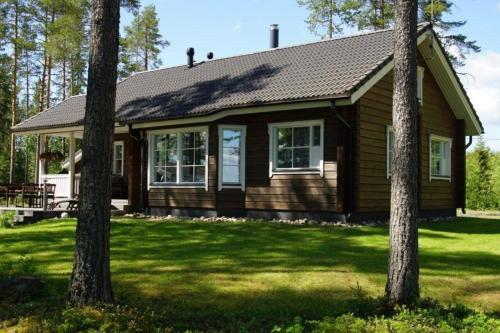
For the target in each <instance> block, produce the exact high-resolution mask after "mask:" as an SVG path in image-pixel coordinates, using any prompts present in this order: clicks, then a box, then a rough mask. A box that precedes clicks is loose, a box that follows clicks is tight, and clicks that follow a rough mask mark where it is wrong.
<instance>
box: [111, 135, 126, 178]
mask: <svg viewBox="0 0 500 333" xmlns="http://www.w3.org/2000/svg"><path fill="white" fill-rule="evenodd" d="M116 146H121V147H122V165H121V168H120V173H119V174H117V173H115V170H116ZM124 164H125V146H124V144H123V141H115V142H113V176H123V165H124Z"/></svg>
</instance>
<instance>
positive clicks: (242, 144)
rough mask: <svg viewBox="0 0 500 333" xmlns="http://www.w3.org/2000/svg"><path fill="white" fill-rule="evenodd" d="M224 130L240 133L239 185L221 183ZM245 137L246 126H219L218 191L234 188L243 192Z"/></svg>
mask: <svg viewBox="0 0 500 333" xmlns="http://www.w3.org/2000/svg"><path fill="white" fill-rule="evenodd" d="M224 130H238V131H240V132H241V138H240V170H239V172H240V183H239V184H235V183H234V184H229V183H226V184H224V183H223V181H222V176H223V170H222V168H223V167H224V165H223V159H224V154H223V153H224V150H223V140H222V139H223V138H224V136H223V132H224ZM246 136H247V126H246V125H226V124H224V125H219V159H218V160H219V163H218V165H217V169H218V189H219V191H220V190H221V189H223V188H236V189H238V188H239V189H241V190H242V191H245V167H246V157H245V156H246Z"/></svg>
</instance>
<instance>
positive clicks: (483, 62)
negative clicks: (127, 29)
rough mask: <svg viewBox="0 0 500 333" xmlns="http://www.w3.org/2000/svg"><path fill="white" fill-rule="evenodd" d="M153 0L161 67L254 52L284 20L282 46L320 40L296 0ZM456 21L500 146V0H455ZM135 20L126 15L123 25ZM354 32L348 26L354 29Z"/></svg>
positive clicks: (470, 85)
mask: <svg viewBox="0 0 500 333" xmlns="http://www.w3.org/2000/svg"><path fill="white" fill-rule="evenodd" d="M142 4H143V5H148V4H154V5H155V7H156V10H157V13H158V16H159V19H160V31H161V33H162V35H163V36H164V38H165V39H167V40H168V41H169V42H170V44H171V45H170V46H169V47H167V48H165V49H164V50H163V52H162V54H161V58H162V61H163V66H173V65H178V64H183V63H185V61H186V48H188V47H194V48H195V50H196V54H195V58H196V59H197V60H203V59H205V58H206V54H207V53H208V52H209V51H211V52H214V54H215V57H225V56H230V55H235V54H241V53H248V52H254V51H259V50H264V49H266V48H268V44H269V25H270V24H272V23H277V24H279V25H280V46H286V45H293V44H300V43H306V42H311V41H315V40H318V39H319V37H317V36H315V35H313V34H312V33H310V32H309V30H308V29H307V25H306V23H304V20H305V19H306V17H307V11H306V9H305V8H302V7H299V6H298V5H297V3H296V1H295V0H191V1H186V0H143V1H142ZM453 19H454V20H467V25H466V26H465V27H464V28H462V29H461V30H460V31H461V32H463V33H465V34H466V35H467V36H469V37H470V38H471V39H474V40H477V41H478V43H479V45H480V46H481V47H482V52H481V53H480V54H478V55H472V56H471V57H470V58H469V60H468V61H467V65H466V68H465V71H466V72H468V73H470V74H471V75H470V76H467V77H464V78H463V82H464V85H465V86H466V89H467V91H468V93H469V95H470V97H471V99H472V101H473V103H474V105H475V107H476V109H477V111H478V113H479V114H480V117H481V120H482V121H483V124H484V125H485V129H486V134H485V137H486V138H487V139H489V140H488V145H489V146H490V147H492V148H493V149H495V150H500V0H455V7H454V13H453ZM130 20H131V15H130V14H128V13H123V14H122V25H123V24H127V23H128V22H130ZM350 32H352V31H346V33H350Z"/></svg>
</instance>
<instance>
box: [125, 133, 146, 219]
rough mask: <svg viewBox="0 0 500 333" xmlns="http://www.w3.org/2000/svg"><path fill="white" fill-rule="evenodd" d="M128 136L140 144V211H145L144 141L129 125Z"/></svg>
mask: <svg viewBox="0 0 500 333" xmlns="http://www.w3.org/2000/svg"><path fill="white" fill-rule="evenodd" d="M128 135H129V136H130V137H131V138H132V139H133V140H134V141H136V142H138V143H139V147H140V150H139V156H140V158H141V159H140V171H139V177H140V181H139V188H140V191H139V202H140V207H139V208H140V210H141V211H144V207H145V205H144V140H143V139H142V135H140V136H139V137H137V136H135V135H133V134H132V124H128Z"/></svg>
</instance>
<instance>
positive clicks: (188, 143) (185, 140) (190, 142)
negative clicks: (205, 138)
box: [182, 132, 195, 149]
mask: <svg viewBox="0 0 500 333" xmlns="http://www.w3.org/2000/svg"><path fill="white" fill-rule="evenodd" d="M194 135H195V133H194V132H190V133H182V148H183V149H188V148H194Z"/></svg>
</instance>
